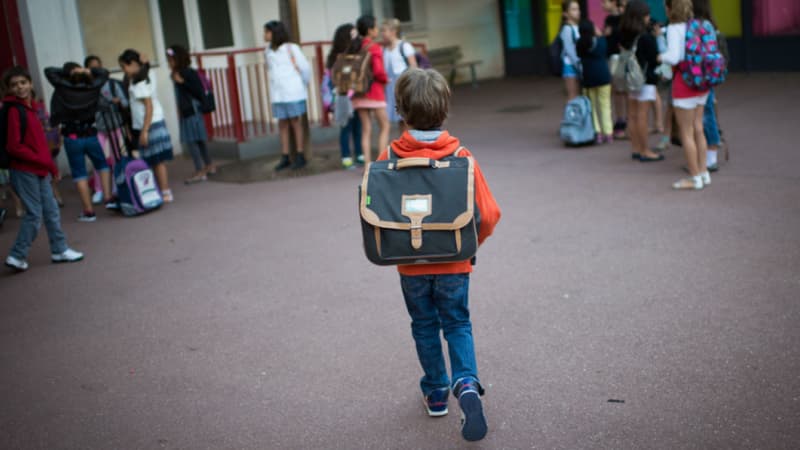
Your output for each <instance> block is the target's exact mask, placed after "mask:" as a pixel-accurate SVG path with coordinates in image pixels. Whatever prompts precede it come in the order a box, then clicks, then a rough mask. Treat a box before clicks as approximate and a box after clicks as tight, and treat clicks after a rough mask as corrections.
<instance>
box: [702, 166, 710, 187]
mask: <svg viewBox="0 0 800 450" xmlns="http://www.w3.org/2000/svg"><path fill="white" fill-rule="evenodd" d="M708 172H709V170H706V171H705V172H703V173H701V174H700V177H701V178H703V186H711V174H710V173H708Z"/></svg>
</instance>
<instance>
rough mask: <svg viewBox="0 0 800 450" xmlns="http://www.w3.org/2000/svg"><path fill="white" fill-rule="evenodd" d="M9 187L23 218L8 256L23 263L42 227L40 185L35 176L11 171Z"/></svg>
mask: <svg viewBox="0 0 800 450" xmlns="http://www.w3.org/2000/svg"><path fill="white" fill-rule="evenodd" d="M11 185H12V186H13V188H14V192H15V193H16V194H17V197H19V199H20V202H22V205H23V206H24V207H25V216H24V217H23V218H22V223H21V224H20V226H19V232H18V233H17V239H16V240H15V241H14V246H13V247H11V252H10V254H11V256H13V257H14V258H17V259H20V260H23V261H24V260H26V259H27V258H28V251H29V250H30V248H31V244H32V243H33V240H34V239H36V235H37V234H38V233H39V227H40V226H41V225H42V204H41V198H42V194H41V191H40V190H41V183H40V182H39V177H37V176H36V175H33V174H30V173H27V172H19V171H16V170H12V171H11Z"/></svg>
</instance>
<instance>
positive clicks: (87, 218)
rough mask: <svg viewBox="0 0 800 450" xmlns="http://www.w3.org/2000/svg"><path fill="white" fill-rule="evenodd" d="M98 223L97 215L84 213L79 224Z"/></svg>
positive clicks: (79, 219) (79, 217)
mask: <svg viewBox="0 0 800 450" xmlns="http://www.w3.org/2000/svg"><path fill="white" fill-rule="evenodd" d="M95 221H97V215H96V214H95V213H93V212H88V211H84V212H82V213H81V215H80V216H78V222H95Z"/></svg>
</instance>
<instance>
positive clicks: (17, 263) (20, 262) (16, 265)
mask: <svg viewBox="0 0 800 450" xmlns="http://www.w3.org/2000/svg"><path fill="white" fill-rule="evenodd" d="M6 266H8V267H11V268H12V269H14V270H16V271H17V272H25V271H26V270H28V262H27V261H25V260H24V259H17V258H14V257H13V256H9V257H8V258H6Z"/></svg>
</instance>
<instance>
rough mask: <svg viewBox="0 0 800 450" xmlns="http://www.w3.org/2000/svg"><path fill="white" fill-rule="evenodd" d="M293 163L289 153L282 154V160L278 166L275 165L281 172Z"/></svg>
mask: <svg viewBox="0 0 800 450" xmlns="http://www.w3.org/2000/svg"><path fill="white" fill-rule="evenodd" d="M291 165H292V163H291V162H289V155H281V160H280V162H279V163H278V165H277V166H275V172H280V171H281V170H284V169H288V168H289V167H290V166H291Z"/></svg>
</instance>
